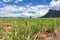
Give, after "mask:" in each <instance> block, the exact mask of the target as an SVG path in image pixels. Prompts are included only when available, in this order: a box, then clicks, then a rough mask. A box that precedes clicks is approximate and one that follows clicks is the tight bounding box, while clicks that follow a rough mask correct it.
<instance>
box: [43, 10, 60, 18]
mask: <svg viewBox="0 0 60 40" xmlns="http://www.w3.org/2000/svg"><path fill="white" fill-rule="evenodd" d="M43 17H60V10H49V12H48V13H47V14H46V15H45V16H43Z"/></svg>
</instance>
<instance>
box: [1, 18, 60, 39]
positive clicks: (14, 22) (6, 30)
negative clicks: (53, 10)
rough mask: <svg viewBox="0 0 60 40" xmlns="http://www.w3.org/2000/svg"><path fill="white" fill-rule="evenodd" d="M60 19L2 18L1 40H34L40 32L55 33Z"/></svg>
mask: <svg viewBox="0 0 60 40" xmlns="http://www.w3.org/2000/svg"><path fill="white" fill-rule="evenodd" d="M59 25H60V18H0V40H32V37H33V36H34V35H35V34H37V33H38V32H39V31H42V30H46V29H48V30H49V31H54V30H55V29H56V28H57V27H58V26H59Z"/></svg>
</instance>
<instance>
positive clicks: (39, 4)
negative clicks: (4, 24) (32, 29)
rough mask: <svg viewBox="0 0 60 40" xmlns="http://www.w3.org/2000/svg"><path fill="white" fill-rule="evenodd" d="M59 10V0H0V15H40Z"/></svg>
mask: <svg viewBox="0 0 60 40" xmlns="http://www.w3.org/2000/svg"><path fill="white" fill-rule="evenodd" d="M50 9H53V10H60V0H0V17H30V16H31V17H42V16H44V15H46V14H47V12H48V11H49V10H50Z"/></svg>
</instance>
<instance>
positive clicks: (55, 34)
mask: <svg viewBox="0 0 60 40" xmlns="http://www.w3.org/2000/svg"><path fill="white" fill-rule="evenodd" d="M32 40H60V25H59V26H57V28H56V29H55V30H54V31H50V30H47V29H45V30H43V31H40V32H38V33H37V34H35V35H34V36H33V37H32Z"/></svg>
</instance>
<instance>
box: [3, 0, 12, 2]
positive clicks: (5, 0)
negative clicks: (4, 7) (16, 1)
mask: <svg viewBox="0 0 60 40" xmlns="http://www.w3.org/2000/svg"><path fill="white" fill-rule="evenodd" d="M11 1H12V0H3V2H11Z"/></svg>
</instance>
